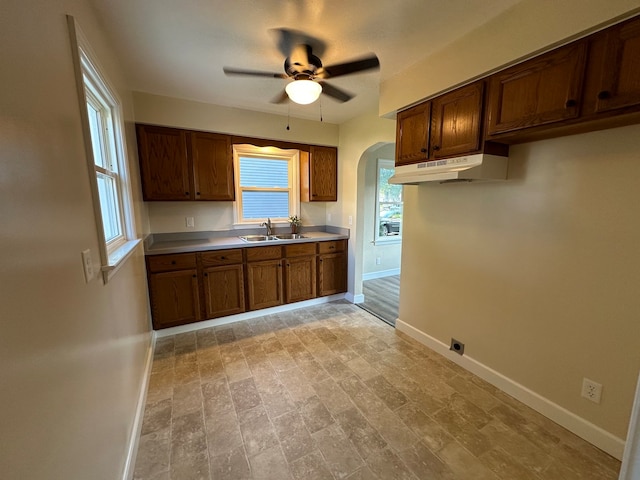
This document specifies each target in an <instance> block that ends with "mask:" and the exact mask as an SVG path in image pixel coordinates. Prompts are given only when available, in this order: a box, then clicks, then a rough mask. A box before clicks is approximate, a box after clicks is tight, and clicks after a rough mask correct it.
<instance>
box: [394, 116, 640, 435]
mask: <svg viewBox="0 0 640 480" xmlns="http://www.w3.org/2000/svg"><path fill="white" fill-rule="evenodd" d="M638 152H640V125H634V126H629V127H624V128H616V129H610V130H603V131H600V132H593V133H588V134H584V135H574V136H568V137H563V138H557V139H553V140H545V141H539V142H532V143H527V144H522V145H516V146H512V147H511V154H510V167H509V180H508V181H506V182H502V183H482V184H480V183H478V184H465V185H431V184H429V185H421V186H417V187H405V213H404V246H403V255H402V286H403V292H402V295H401V299H400V319H401V320H402V321H404V322H407V323H408V324H410V325H411V326H413V327H415V328H416V329H418V330H419V331H421V332H424V333H426V334H427V335H429V336H431V337H434V338H436V339H438V340H439V341H440V342H442V343H444V344H445V345H449V342H450V339H451V337H453V336H455V337H456V338H458V339H462V340H464V342H465V343H466V345H467V351H466V352H465V356H468V357H472V358H473V359H474V360H477V361H478V362H481V363H482V364H484V365H486V366H488V367H490V368H491V369H493V370H495V371H497V372H498V373H500V374H502V375H504V376H506V377H507V378H509V379H511V380H513V381H515V382H518V383H519V384H521V385H523V386H524V387H526V388H528V389H530V390H532V391H533V392H535V393H537V394H539V395H541V396H543V397H544V398H546V399H548V400H550V401H552V402H554V403H556V404H557V405H560V406H561V407H563V408H565V409H567V410H569V411H570V412H572V413H574V414H576V415H578V416H579V417H582V418H584V419H586V420H587V421H589V422H591V423H593V424H595V425H597V426H599V427H601V428H602V429H604V430H606V431H607V432H610V433H611V434H613V435H615V436H617V437H618V438H620V439H624V438H625V437H626V434H627V426H628V422H629V416H630V413H631V406H632V402H633V398H634V392H635V386H636V381H637V378H638V370H639V368H640V322H638V312H639V311H640V296H639V295H638V291H637V289H638V285H640V251H639V250H638V245H640V221H638V208H637V206H638V204H639V203H640V189H639V188H638V184H637V180H638V178H640V156H639V154H638ZM471 346H472V347H473V348H472V349H471V348H470V347H471ZM584 377H587V378H588V379H591V380H592V381H593V382H597V383H598V384H600V385H602V387H603V390H602V391H603V393H602V400H601V402H600V404H596V403H594V402H591V401H589V400H587V399H585V398H583V397H582V396H581V389H582V381H583V378H584Z"/></svg>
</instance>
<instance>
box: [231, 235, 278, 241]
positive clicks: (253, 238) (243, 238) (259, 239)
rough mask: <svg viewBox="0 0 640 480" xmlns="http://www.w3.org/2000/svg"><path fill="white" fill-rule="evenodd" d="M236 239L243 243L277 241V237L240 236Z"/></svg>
mask: <svg viewBox="0 0 640 480" xmlns="http://www.w3.org/2000/svg"><path fill="white" fill-rule="evenodd" d="M238 238H239V239H240V240H244V241H245V242H268V241H270V240H278V237H275V236H273V235H242V236H240V237H238Z"/></svg>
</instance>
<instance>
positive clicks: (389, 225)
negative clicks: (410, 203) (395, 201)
mask: <svg viewBox="0 0 640 480" xmlns="http://www.w3.org/2000/svg"><path fill="white" fill-rule="evenodd" d="M401 226H402V208H398V207H396V208H391V209H389V210H387V211H386V212H382V213H381V214H380V225H379V232H380V233H379V234H380V236H388V235H400V227H401Z"/></svg>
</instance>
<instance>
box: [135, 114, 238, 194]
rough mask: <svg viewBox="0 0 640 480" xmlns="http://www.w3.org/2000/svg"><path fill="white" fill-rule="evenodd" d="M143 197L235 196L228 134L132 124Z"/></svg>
mask: <svg viewBox="0 0 640 480" xmlns="http://www.w3.org/2000/svg"><path fill="white" fill-rule="evenodd" d="M136 130H137V133H138V153H139V157H140V175H141V177H142V192H143V197H144V200H227V201H231V200H234V199H235V186H234V183H233V154H232V149H231V137H230V136H229V135H223V134H217V133H208V132H196V131H189V130H182V129H179V128H169V127H156V126H153V125H140V124H139V125H136Z"/></svg>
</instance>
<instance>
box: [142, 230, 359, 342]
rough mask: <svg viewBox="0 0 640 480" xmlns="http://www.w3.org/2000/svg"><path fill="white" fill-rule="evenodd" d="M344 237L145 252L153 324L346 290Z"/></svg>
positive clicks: (164, 325) (183, 321)
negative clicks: (241, 246)
mask: <svg viewBox="0 0 640 480" xmlns="http://www.w3.org/2000/svg"><path fill="white" fill-rule="evenodd" d="M346 246H347V241H346V240H335V241H324V242H310V243H295V244H288V245H273V246H271V245H270V246H260V247H251V248H235V249H227V250H215V251H208V252H197V253H181V254H170V255H149V256H147V257H146V263H147V271H148V283H149V297H150V301H151V312H152V316H153V328H154V329H156V330H158V329H162V328H168V327H174V326H177V325H183V324H187V323H192V322H197V321H201V320H208V319H212V318H219V317H224V316H227V315H235V314H238V313H243V312H245V311H247V310H260V309H262V308H269V307H276V306H278V305H282V304H284V303H294V302H300V301H303V300H310V299H312V298H316V297H320V296H326V295H333V294H336V293H343V292H346V290H347V253H346Z"/></svg>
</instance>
